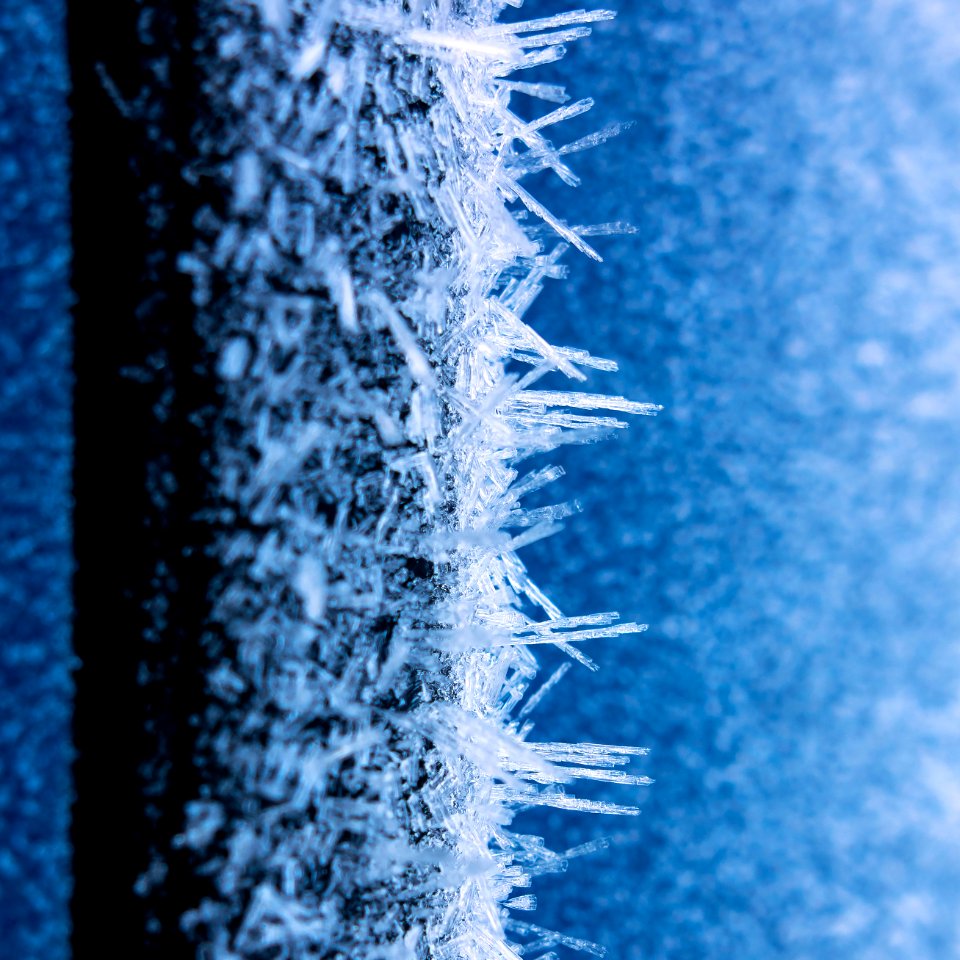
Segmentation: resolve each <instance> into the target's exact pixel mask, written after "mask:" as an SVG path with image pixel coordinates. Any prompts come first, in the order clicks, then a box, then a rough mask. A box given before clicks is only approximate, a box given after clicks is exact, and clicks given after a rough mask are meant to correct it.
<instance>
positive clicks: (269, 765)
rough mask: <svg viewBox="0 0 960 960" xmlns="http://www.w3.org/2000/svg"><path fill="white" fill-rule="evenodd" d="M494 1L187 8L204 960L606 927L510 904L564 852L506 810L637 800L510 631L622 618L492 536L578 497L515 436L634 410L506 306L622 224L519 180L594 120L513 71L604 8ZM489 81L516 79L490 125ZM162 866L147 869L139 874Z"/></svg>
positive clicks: (548, 948) (576, 654)
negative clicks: (193, 19)
mask: <svg viewBox="0 0 960 960" xmlns="http://www.w3.org/2000/svg"><path fill="white" fill-rule="evenodd" d="M499 11H500V5H499V4H490V3H478V4H472V5H468V6H467V8H466V12H458V10H457V9H456V8H455V6H454V5H453V4H450V3H447V2H443V0H437V2H433V0H431V2H425V3H414V4H405V3H400V2H393V0H387V2H346V0H344V2H341V3H322V4H317V3H314V2H305V3H296V2H291V3H287V2H285V0H263V2H260V3H256V4H244V3H236V4H234V3H214V2H210V3H205V4H203V5H202V6H201V11H200V25H201V34H202V36H203V37H204V41H205V43H204V47H203V49H202V50H201V53H200V65H201V73H202V77H203V82H202V87H201V92H202V97H203V99H204V102H205V103H206V104H207V115H206V116H205V118H204V120H203V121H202V122H201V123H199V124H198V125H197V128H196V131H195V137H196V144H197V148H198V150H199V151H200V153H201V154H202V161H201V162H200V163H199V164H197V169H196V170H194V171H188V175H193V176H196V177H197V178H198V179H203V178H206V179H207V181H208V182H209V183H210V185H211V187H212V189H211V191H210V193H211V196H213V197H215V198H216V200H214V201H212V202H211V203H210V205H209V206H208V207H206V208H205V209H203V210H202V211H201V212H200V213H199V214H198V216H197V218H196V222H195V226H196V228H197V233H198V242H197V244H196V246H195V248H194V249H193V250H192V251H189V252H185V253H184V254H183V256H182V257H181V260H180V265H181V269H182V270H183V271H184V273H186V274H188V275H189V276H190V277H191V278H192V281H193V297H194V303H195V305H196V308H197V311H198V317H199V329H200V330H201V332H202V334H203V335H204V337H205V338H206V343H207V345H208V362H209V364H210V367H211V369H213V370H215V371H216V373H217V376H218V377H219V380H220V387H221V392H222V397H223V407H222V410H219V411H217V412H215V413H210V412H208V411H201V412H200V415H201V416H208V417H210V418H211V419H210V424H211V429H212V436H213V443H212V449H211V463H212V466H213V471H214V475H215V483H216V502H215V504H213V505H212V506H211V509H210V511H209V515H208V517H207V519H208V520H209V522H210V523H211V524H212V525H213V527H214V529H215V530H216V531H217V536H216V540H217V542H216V547H215V551H216V554H217V556H218V559H219V562H220V564H221V568H222V573H221V575H220V577H219V578H218V579H217V582H216V583H215V584H214V586H213V596H212V599H213V607H214V612H213V622H212V623H211V624H210V627H209V630H208V632H207V634H206V635H205V636H204V638H203V643H204V650H205V654H206V656H207V658H208V661H209V672H208V690H209V697H210V707H209V709H208V710H207V711H206V712H205V714H204V716H203V717H202V718H200V720H201V724H202V730H203V733H202V735H201V740H200V748H199V752H198V756H197V763H198V764H199V765H200V766H201V767H202V769H203V781H204V783H203V788H202V789H201V791H200V795H199V796H197V797H196V799H195V800H194V801H192V802H191V803H190V804H189V805H188V807H187V810H186V818H185V823H184V829H183V832H182V834H181V835H180V837H179V838H178V839H177V841H176V842H177V844H178V845H179V846H180V847H181V848H186V849H188V850H189V851H192V854H193V855H194V856H195V862H196V866H197V871H198V873H199V874H200V875H202V876H209V877H210V885H209V895H208V896H206V897H204V898H203V899H202V901H201V902H199V903H197V904H196V907H195V909H193V910H191V911H190V912H189V913H187V915H186V916H185V917H184V918H183V924H184V929H185V930H186V931H187V932H188V935H189V936H190V937H191V938H193V940H194V941H195V942H196V943H197V944H198V945H202V946H203V948H204V949H205V950H206V955H207V956H209V957H213V958H217V960H234V958H237V957H249V958H266V957H270V958H271V960H274V958H286V957H290V958H305V957H334V956H350V957H384V958H386V957H396V958H401V957H411V958H413V957H427V956H431V957H438V958H451V960H453V958H458V957H464V958H474V957H476V958H480V957H483V958H488V957H492V956H499V957H503V958H510V957H517V956H518V955H519V954H520V953H521V952H522V953H523V954H524V956H526V957H531V958H537V957H550V956H552V948H553V947H556V946H558V945H560V946H565V947H568V948H570V949H574V950H584V951H586V952H588V953H593V954H595V955H602V953H603V950H602V948H600V947H598V946H596V945H595V944H593V943H592V942H590V941H589V940H586V939H580V938H576V937H569V936H567V935H566V934H565V933H559V932H554V931H552V930H551V929H548V928H546V927H543V926H541V925H538V924H534V923H530V922H528V921H526V920H521V919H519V917H520V916H524V915H526V914H527V913H528V912H529V911H530V910H532V909H533V908H534V907H535V905H536V899H535V897H534V895H533V894H531V893H529V892H527V888H529V887H530V885H531V882H532V879H533V878H534V877H536V876H538V875H541V874H547V873H556V872H560V871H562V870H564V869H565V868H566V864H567V861H568V860H569V859H570V858H571V857H574V856H577V855H580V854H584V853H587V852H590V851H591V850H592V849H593V848H592V847H582V848H577V849H571V850H566V851H565V852H564V851H563V850H561V851H560V852H553V851H552V850H551V849H549V847H548V846H547V845H545V843H544V841H543V839H542V838H540V837H539V836H536V835H532V834H528V833H525V832H522V831H518V830H516V829H514V828H513V827H512V821H513V819H514V816H515V814H516V812H517V811H518V810H519V809H521V808H533V809H548V808H550V809H559V810H564V811H571V812H578V811H579V812H599V813H607V814H611V815H619V816H625V817H633V816H635V815H636V814H637V813H638V812H639V811H638V809H637V806H636V802H635V801H636V798H637V793H638V791H637V790H636V789H635V788H638V787H644V786H646V785H647V784H648V783H649V780H648V778H647V777H646V776H644V775H643V774H642V773H639V772H637V769H636V761H638V760H639V758H642V757H643V755H644V753H645V751H644V750H642V749H640V748H637V747H631V746H608V745H605V744H604V743H602V742H600V743H592V742H591V743H578V742H572V743H565V742H559V741H556V738H553V737H552V736H549V729H548V728H545V729H544V731H543V733H542V734H541V733H540V732H539V730H538V736H537V737H531V732H532V730H533V722H532V720H531V719H528V718H529V716H530V715H531V714H532V713H533V711H534V709H535V708H536V703H535V702H534V699H533V698H534V697H538V698H539V699H540V700H541V701H542V700H543V699H544V698H545V697H546V696H548V695H549V693H550V689H549V687H547V686H544V687H540V688H538V690H537V692H536V693H534V678H535V676H536V673H537V661H536V659H535V657H534V656H533V653H532V652H531V647H534V646H547V647H552V648H555V649H557V650H558V651H560V652H561V654H562V655H564V656H566V657H568V658H571V659H572V660H573V661H575V662H576V669H577V670H578V671H580V673H581V674H583V673H586V672H588V670H590V669H595V664H594V663H593V661H592V660H591V658H590V655H589V654H588V653H587V652H585V651H584V650H583V647H584V646H585V645H587V646H589V647H590V648H592V647H593V646H595V645H596V643H595V642H597V641H602V642H603V643H609V642H610V641H611V640H612V639H615V638H618V637H622V636H624V635H635V634H638V633H641V632H642V631H643V630H644V629H645V627H644V626H643V625H641V624H637V623H632V622H620V620H619V616H618V614H616V613H615V612H603V613H588V614H585V615H580V616H575V617H567V616H565V615H564V614H563V613H562V612H561V610H560V609H559V608H558V607H557V606H556V605H554V604H553V603H552V602H551V601H550V600H548V599H547V598H546V597H545V596H544V595H543V594H542V593H541V592H540V590H539V589H538V588H537V587H536V585H535V584H534V583H533V582H532V581H531V580H530V578H529V577H528V575H527V574H526V571H525V569H524V566H523V564H522V562H521V561H520V559H519V557H518V556H517V551H518V550H519V549H521V548H522V547H524V546H527V545H529V544H531V543H534V542H537V541H540V540H543V539H544V538H546V537H549V536H550V535H552V534H554V533H556V532H557V531H558V530H559V529H560V527H561V521H562V520H564V519H565V518H567V517H569V516H571V515H573V514H575V513H576V512H577V511H578V509H579V505H578V504H577V503H575V502H561V503H547V504H543V505H540V506H537V507H536V508H535V509H530V508H529V507H528V505H527V502H526V500H524V499H523V498H524V497H526V496H529V495H532V494H537V495H538V496H540V491H543V490H544V489H545V488H546V487H547V486H548V485H549V484H550V483H552V482H553V481H555V480H557V479H559V477H560V476H561V475H562V471H560V470H557V469H555V468H553V467H551V466H549V465H547V464H543V463H539V462H538V463H537V465H536V466H531V465H530V463H531V461H532V460H538V461H539V460H540V459H541V458H543V457H544V456H545V455H548V454H551V453H552V452H553V451H555V450H556V449H557V448H559V447H562V446H564V445H568V444H574V445H583V444H593V443H594V442H596V441H597V440H599V439H601V438H603V437H605V436H607V435H610V434H613V433H617V432H619V431H621V430H622V429H623V428H624V427H626V425H627V418H629V417H632V416H637V415H641V416H647V415H652V414H654V413H656V412H657V410H658V407H657V406H656V405H655V404H652V403H650V402H645V401H643V402H641V401H636V400H632V399H627V398H624V397H620V396H614V395H607V394H595V393H592V392H587V391H584V390H582V389H579V386H580V385H581V384H582V382H583V381H584V380H585V379H586V373H585V371H590V370H600V371H605V372H611V371H612V370H614V369H615V364H612V363H611V362H609V361H607V360H603V359H600V358H597V357H594V356H591V354H590V353H588V352H587V351H585V350H583V349H579V348H574V347H567V346H553V345H551V344H550V343H549V342H548V341H547V340H546V339H544V337H543V336H542V335H541V334H540V333H538V332H537V331H536V330H534V329H533V328H531V327H530V326H529V325H528V324H527V323H526V322H525V321H524V315H525V314H526V312H527V311H528V310H529V309H530V307H531V305H532V304H533V303H534V301H535V300H536V298H537V297H538V295H539V294H540V292H541V291H542V289H543V287H544V285H545V284H546V283H550V282H554V281H555V280H559V279H562V278H563V277H564V276H565V273H566V267H565V265H564V264H563V263H562V262H561V261H562V259H563V258H564V255H565V254H567V253H568V252H571V253H575V254H576V255H577V256H579V257H580V259H581V260H586V259H593V260H599V259H600V254H599V253H598V251H597V249H596V248H595V246H594V244H597V245H599V243H600V242H601V241H597V240H595V239H594V238H596V237H600V238H604V237H606V236H608V235H610V234H615V233H623V232H629V230H630V228H629V226H627V225H624V224H622V223H619V222H612V223H597V222H596V221H595V220H593V219H588V220H585V221H584V223H583V224H581V225H576V224H573V225H571V223H570V222H568V221H567V219H565V218H561V217H560V216H559V215H557V214H556V213H554V212H552V211H551V209H549V208H548V207H547V206H546V205H544V204H543V203H542V202H541V201H539V200H538V199H537V198H536V196H535V195H534V193H533V192H531V191H530V190H528V189H527V188H526V187H525V186H524V185H522V184H521V182H520V181H521V179H523V178H525V177H527V176H528V175H530V174H531V173H533V172H534V171H536V170H543V169H548V170H550V171H551V173H552V174H554V175H556V176H558V177H559V178H560V179H561V180H563V181H565V182H568V183H570V182H573V181H575V180H576V177H575V176H574V174H573V173H572V171H571V170H570V168H569V167H568V165H567V162H566V159H565V157H566V155H567V154H568V153H570V152H578V151H579V150H581V149H587V148H588V147H589V146H591V145H594V144H595V143H599V142H601V141H602V140H603V139H605V138H606V137H608V136H610V135H612V134H613V132H614V131H606V132H604V133H603V134H602V135H599V136H597V137H592V138H590V139H589V140H586V141H583V142H581V143H578V144H575V145H574V146H573V147H571V148H570V149H568V150H566V151H564V150H562V149H558V148H557V147H555V146H554V145H553V143H552V142H551V140H550V139H548V134H552V133H553V129H554V127H555V126H556V125H557V124H560V123H561V122H563V121H565V120H569V119H571V118H574V117H580V116H583V115H584V114H585V113H586V112H587V111H588V110H589V109H590V107H591V106H592V101H589V100H580V101H574V102H570V103H567V102H566V101H567V100H568V97H567V95H566V93H565V92H563V91H561V90H559V89H557V88H556V87H549V88H542V89H541V88H539V87H537V86H533V87H524V88H520V89H515V88H514V87H513V86H512V85H513V84H514V83H515V81H514V79H513V78H514V77H515V76H523V77H527V76H534V77H535V76H536V74H535V73H533V74H529V73H526V72H524V73H522V74H520V73H519V71H527V70H529V69H531V68H533V67H536V66H538V65H540V64H543V63H548V62H553V61H555V60H557V59H559V58H560V57H561V56H562V55H563V53H564V50H565V48H564V47H563V44H564V43H568V42H570V41H572V40H576V39H579V38H581V37H583V36H586V35H587V34H588V33H589V32H590V25H591V24H593V23H596V22H604V21H607V20H609V19H610V18H611V16H612V15H611V14H610V13H609V12H607V11H602V10H601V11H596V12H585V11H582V10H581V11H573V12H570V13H565V14H563V15H561V16H559V17H557V18H551V19H547V20H544V21H538V22H531V23H526V24H517V23H514V24H511V25H502V24H498V23H497V21H496V16H497V14H498V13H499ZM516 82H521V81H516ZM522 82H523V83H526V80H524V81H522ZM519 97H524V98H525V99H527V100H528V101H530V100H531V99H532V100H533V102H534V103H536V101H537V100H538V99H539V100H546V103H547V105H546V107H544V108H543V109H542V110H541V111H540V112H539V113H538V114H537V115H535V116H533V117H531V118H529V119H521V117H520V116H519V115H518V114H517V113H516V112H515V111H514V110H513V109H512V106H513V100H514V99H515V98H519ZM556 104H560V106H555V105H556ZM587 238H589V239H587ZM551 373H554V374H557V375H558V376H559V377H560V378H562V379H563V380H564V383H565V388H563V389H544V388H543V384H542V383H541V381H542V380H543V378H544V377H545V376H547V375H548V374H551ZM603 609H604V610H606V608H603ZM562 679H563V678H562V676H560V675H559V674H557V673H554V674H552V678H551V679H548V680H547V681H545V683H546V684H551V683H552V684H553V685H555V684H556V683H557V681H558V680H562ZM528 694H530V699H529V700H526V701H525V699H524V698H525V697H526V696H527V695H528ZM521 712H522V713H523V717H521V716H520V713H521ZM598 739H600V738H598ZM568 784H575V786H573V785H571V786H569V787H565V785H568ZM598 784H600V785H603V784H610V785H614V786H616V787H617V788H618V791H617V793H616V795H615V796H614V797H612V798H607V797H605V796H604V797H598V796H596V795H595V792H596V791H595V789H594V788H595V787H596V785H598ZM624 788H629V789H627V790H624ZM568 790H569V792H568ZM564 846H565V844H564ZM163 882H164V869H163V864H162V863H159V864H157V865H156V869H151V871H148V872H147V873H146V874H144V876H143V877H142V878H141V883H140V888H141V892H142V893H143V894H144V895H145V896H150V895H152V893H153V891H154V888H155V885H157V884H162V883H163Z"/></svg>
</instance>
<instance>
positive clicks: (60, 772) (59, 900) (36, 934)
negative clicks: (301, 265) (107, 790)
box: [0, 0, 72, 960]
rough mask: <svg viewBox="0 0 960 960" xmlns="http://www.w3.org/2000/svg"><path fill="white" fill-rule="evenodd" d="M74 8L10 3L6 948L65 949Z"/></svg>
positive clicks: (3, 224) (4, 40) (5, 205)
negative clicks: (70, 52)
mask: <svg viewBox="0 0 960 960" xmlns="http://www.w3.org/2000/svg"><path fill="white" fill-rule="evenodd" d="M63 16H64V11H63V8H62V5H61V4H60V3H58V2H55V0H20V2H15V3H9V4H2V5H0V956H4V957H11V958H21V960H53V958H59V957H66V956H67V953H68V937H69V926H70V925H69V913H68V898H69V894H70V887H71V881H70V862H69V859H70V848H69V844H68V839H67V833H68V827H69V803H70V797H71V792H72V788H71V784H70V767H69V765H70V761H71V757H72V754H71V750H70V747H69V736H70V697H71V693H72V685H71V679H70V669H71V664H72V655H71V651H70V614H71V601H70V576H71V571H72V561H71V556H70V492H69V490H70V457H71V449H72V440H71V415H70V394H71V376H70V372H69V371H70V323H69V307H70V292H69V221H68V189H69V184H68V175H69V163H68V157H69V142H68V132H67V122H68V114H67V101H66V97H67V86H68V74H67V63H66V46H65V38H64V26H63Z"/></svg>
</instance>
